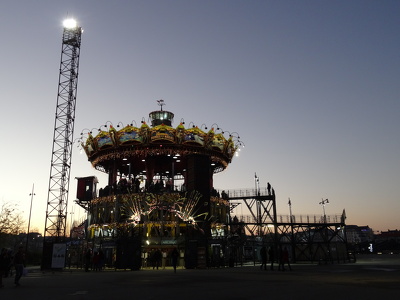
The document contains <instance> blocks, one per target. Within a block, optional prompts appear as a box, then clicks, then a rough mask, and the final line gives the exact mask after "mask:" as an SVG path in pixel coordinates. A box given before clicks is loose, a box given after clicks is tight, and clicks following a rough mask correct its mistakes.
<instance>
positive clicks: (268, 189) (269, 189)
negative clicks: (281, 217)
mask: <svg viewBox="0 0 400 300" xmlns="http://www.w3.org/2000/svg"><path fill="white" fill-rule="evenodd" d="M267 191H268V195H271V184H270V183H269V182H267Z"/></svg>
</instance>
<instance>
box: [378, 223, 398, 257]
mask: <svg viewBox="0 0 400 300" xmlns="http://www.w3.org/2000/svg"><path fill="white" fill-rule="evenodd" d="M375 251H376V252H381V253H389V254H393V253H400V231H399V230H397V229H395V230H388V231H381V233H380V234H377V235H375Z"/></svg>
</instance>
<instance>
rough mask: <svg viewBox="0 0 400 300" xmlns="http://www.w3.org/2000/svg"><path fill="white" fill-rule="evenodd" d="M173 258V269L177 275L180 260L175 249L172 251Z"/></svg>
mask: <svg viewBox="0 0 400 300" xmlns="http://www.w3.org/2000/svg"><path fill="white" fill-rule="evenodd" d="M171 258H172V267H173V268H174V273H176V266H177V265H178V258H179V252H178V249H176V248H174V250H172V253H171Z"/></svg>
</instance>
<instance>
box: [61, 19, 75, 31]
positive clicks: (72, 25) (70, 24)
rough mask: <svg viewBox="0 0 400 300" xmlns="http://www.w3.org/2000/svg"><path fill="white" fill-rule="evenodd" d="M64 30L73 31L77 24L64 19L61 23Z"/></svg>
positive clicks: (72, 20) (71, 20)
mask: <svg viewBox="0 0 400 300" xmlns="http://www.w3.org/2000/svg"><path fill="white" fill-rule="evenodd" d="M63 26H64V28H67V29H73V28H76V26H77V23H76V21H75V20H74V19H65V20H64V22H63Z"/></svg>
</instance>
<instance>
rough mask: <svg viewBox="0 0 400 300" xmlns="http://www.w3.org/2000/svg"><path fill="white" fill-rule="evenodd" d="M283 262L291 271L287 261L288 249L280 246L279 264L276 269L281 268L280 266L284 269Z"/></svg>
mask: <svg viewBox="0 0 400 300" xmlns="http://www.w3.org/2000/svg"><path fill="white" fill-rule="evenodd" d="M285 264H287V265H288V267H289V270H290V271H292V267H291V266H290V263H289V251H288V250H287V248H286V247H284V248H283V249H282V248H281V251H280V255H279V266H278V270H279V271H280V270H281V267H282V271H285V270H286V269H285Z"/></svg>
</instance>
